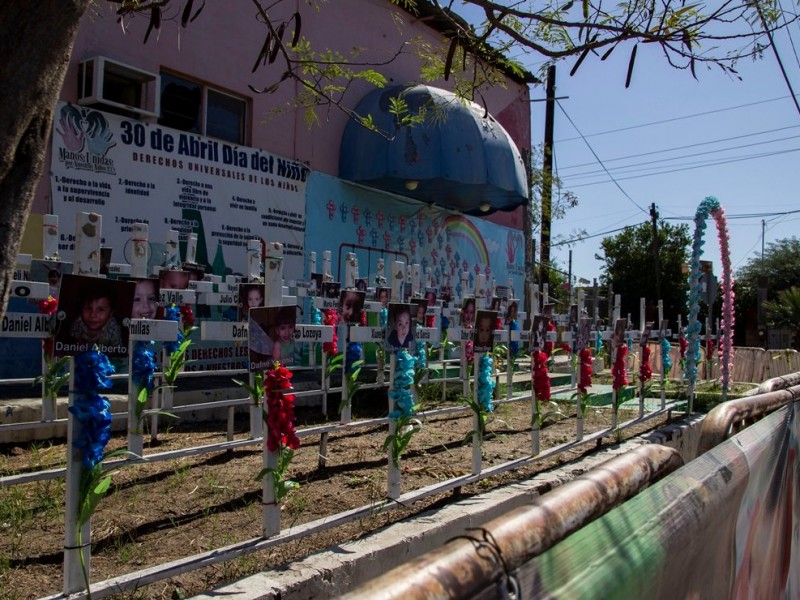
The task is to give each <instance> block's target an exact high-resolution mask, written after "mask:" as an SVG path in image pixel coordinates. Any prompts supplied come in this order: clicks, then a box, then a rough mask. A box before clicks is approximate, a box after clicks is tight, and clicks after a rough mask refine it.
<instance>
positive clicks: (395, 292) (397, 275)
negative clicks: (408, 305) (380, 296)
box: [390, 260, 406, 302]
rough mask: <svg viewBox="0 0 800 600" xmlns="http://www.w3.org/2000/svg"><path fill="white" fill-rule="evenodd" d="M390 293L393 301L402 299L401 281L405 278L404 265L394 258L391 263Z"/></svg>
mask: <svg viewBox="0 0 800 600" xmlns="http://www.w3.org/2000/svg"><path fill="white" fill-rule="evenodd" d="M391 275H392V284H391V285H392V294H391V296H390V297H391V299H392V301H394V302H402V301H403V283H404V282H405V280H406V265H405V263H404V262H401V261H399V260H396V261H394V262H393V263H392V273H391Z"/></svg>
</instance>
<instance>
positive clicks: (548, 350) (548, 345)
mask: <svg viewBox="0 0 800 600" xmlns="http://www.w3.org/2000/svg"><path fill="white" fill-rule="evenodd" d="M555 330H556V324H555V323H553V322H552V321H548V322H547V331H548V332H550V331H555ZM554 347H555V344H554V343H553V342H545V343H544V352H545V354H547V356H550V355H551V354H552V353H553V348H554Z"/></svg>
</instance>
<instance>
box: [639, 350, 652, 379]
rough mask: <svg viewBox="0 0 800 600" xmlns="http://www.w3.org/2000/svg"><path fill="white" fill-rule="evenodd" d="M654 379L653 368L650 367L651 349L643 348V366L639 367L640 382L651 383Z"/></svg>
mask: <svg viewBox="0 0 800 600" xmlns="http://www.w3.org/2000/svg"><path fill="white" fill-rule="evenodd" d="M652 378H653V367H652V366H651V365H650V347H649V346H644V347H643V348H642V364H641V365H639V380H640V381H650V379H652Z"/></svg>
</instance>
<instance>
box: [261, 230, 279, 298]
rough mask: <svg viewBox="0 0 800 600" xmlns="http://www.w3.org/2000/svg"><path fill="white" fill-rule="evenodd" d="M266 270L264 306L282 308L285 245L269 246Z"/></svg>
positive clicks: (275, 244)
mask: <svg viewBox="0 0 800 600" xmlns="http://www.w3.org/2000/svg"><path fill="white" fill-rule="evenodd" d="M265 263H266V268H265V269H264V286H265V290H264V306H280V305H281V303H282V300H283V244H281V243H280V242H269V243H268V244H267V256H266V261H265Z"/></svg>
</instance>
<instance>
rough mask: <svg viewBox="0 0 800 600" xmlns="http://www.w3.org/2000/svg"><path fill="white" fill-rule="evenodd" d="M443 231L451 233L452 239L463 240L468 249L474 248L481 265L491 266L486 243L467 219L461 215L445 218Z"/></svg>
mask: <svg viewBox="0 0 800 600" xmlns="http://www.w3.org/2000/svg"><path fill="white" fill-rule="evenodd" d="M442 230H443V231H449V232H450V237H451V238H452V239H456V240H461V241H463V242H464V244H465V245H466V246H467V247H469V248H472V249H473V250H474V251H475V254H476V256H477V258H478V261H479V262H480V263H483V264H484V265H488V264H489V250H488V249H487V248H486V242H485V241H484V239H483V236H482V235H481V232H480V231H478V229H477V227H475V225H473V224H472V223H471V222H470V221H468V220H467V219H466V218H464V217H462V216H461V215H450V216H448V217H445V218H444V219H443V220H442Z"/></svg>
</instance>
